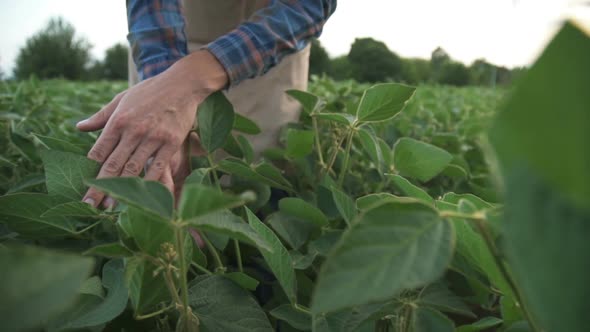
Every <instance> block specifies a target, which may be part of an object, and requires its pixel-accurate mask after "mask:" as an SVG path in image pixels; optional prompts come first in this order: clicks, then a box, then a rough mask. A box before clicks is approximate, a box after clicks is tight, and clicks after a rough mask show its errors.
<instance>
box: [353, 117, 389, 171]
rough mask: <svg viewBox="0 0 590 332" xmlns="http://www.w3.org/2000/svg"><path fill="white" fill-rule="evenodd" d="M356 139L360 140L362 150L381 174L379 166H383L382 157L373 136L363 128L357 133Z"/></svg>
mask: <svg viewBox="0 0 590 332" xmlns="http://www.w3.org/2000/svg"><path fill="white" fill-rule="evenodd" d="M357 133H358V137H359V138H360V141H361V145H362V146H363V150H365V152H366V153H367V154H368V155H369V158H370V159H371V161H372V162H373V163H374V164H375V168H377V170H378V171H379V173H381V166H382V165H383V155H382V154H381V148H380V147H379V143H377V140H376V138H375V136H374V135H373V134H372V133H370V132H369V131H367V130H366V129H364V128H361V129H360V130H359V131H357Z"/></svg>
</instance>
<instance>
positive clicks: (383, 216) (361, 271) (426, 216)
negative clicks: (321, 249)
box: [312, 200, 454, 313]
mask: <svg viewBox="0 0 590 332" xmlns="http://www.w3.org/2000/svg"><path fill="white" fill-rule="evenodd" d="M453 242H454V239H453V230H452V227H451V225H450V224H449V222H448V221H446V220H443V219H440V217H439V216H438V213H437V212H436V211H435V210H434V209H433V208H431V207H429V206H427V205H425V204H423V203H420V202H419V201H416V200H406V201H401V200H389V201H388V200H385V201H384V202H382V203H381V204H378V205H377V206H374V207H372V208H370V209H369V210H366V211H364V212H362V214H361V215H360V216H359V218H358V219H357V221H356V222H355V223H353V224H352V225H351V226H350V227H349V228H348V230H347V231H345V233H344V235H343V236H342V238H341V239H340V241H339V242H338V244H337V245H336V246H335V247H334V248H333V249H332V251H331V253H330V255H329V256H328V258H327V259H326V261H325V263H324V265H323V266H322V269H321V270H320V273H319V276H318V282H317V285H316V289H315V292H314V296H313V301H312V310H313V312H315V313H319V312H330V311H335V310H338V309H342V308H346V307H351V306H354V305H360V304H365V303H369V302H375V301H379V300H386V299H388V298H391V297H393V296H395V295H396V294H398V293H399V292H400V291H401V290H403V289H408V288H415V287H419V286H421V285H424V284H427V283H429V282H432V281H434V280H436V279H437V278H438V277H440V276H441V275H442V273H443V272H444V271H445V269H446V267H447V266H448V265H449V264H450V261H451V258H452V246H453ZM367 257H371V259H367ZM343 287H346V289H348V291H347V292H342V289H343Z"/></svg>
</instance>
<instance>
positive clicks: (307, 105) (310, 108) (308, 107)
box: [286, 90, 321, 114]
mask: <svg viewBox="0 0 590 332" xmlns="http://www.w3.org/2000/svg"><path fill="white" fill-rule="evenodd" d="M286 93H287V94H288V95H289V96H291V97H293V98H294V99H295V100H297V101H298V102H299V103H300V104H301V106H302V108H303V112H305V113H306V114H312V113H315V112H317V111H318V110H319V108H320V106H321V103H320V98H318V97H317V96H316V95H314V94H311V93H309V92H306V91H301V90H287V91H286Z"/></svg>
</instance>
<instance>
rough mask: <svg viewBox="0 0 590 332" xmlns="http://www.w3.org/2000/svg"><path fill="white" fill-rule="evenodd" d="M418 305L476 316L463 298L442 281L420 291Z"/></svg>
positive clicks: (471, 316)
mask: <svg viewBox="0 0 590 332" xmlns="http://www.w3.org/2000/svg"><path fill="white" fill-rule="evenodd" d="M416 304H417V305H418V306H423V307H429V308H432V309H436V310H440V311H442V312H447V313H452V314H458V315H463V316H466V317H469V318H476V316H475V314H474V313H473V312H471V309H469V307H468V306H467V304H465V302H463V300H462V299H461V298H460V297H459V296H457V295H455V294H453V293H452V292H451V291H450V290H449V289H448V287H447V286H445V285H444V284H443V283H441V282H436V283H433V284H431V285H428V286H426V287H425V288H424V290H422V291H421V292H420V297H419V298H418V300H417V301H416Z"/></svg>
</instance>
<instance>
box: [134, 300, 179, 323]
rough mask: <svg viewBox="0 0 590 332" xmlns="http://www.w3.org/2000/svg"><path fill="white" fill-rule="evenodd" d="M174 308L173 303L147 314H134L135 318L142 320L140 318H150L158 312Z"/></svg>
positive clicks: (161, 312)
mask: <svg viewBox="0 0 590 332" xmlns="http://www.w3.org/2000/svg"><path fill="white" fill-rule="evenodd" d="M172 308H174V304H171V305H169V306H167V307H166V308H162V309H160V310H158V311H154V312H150V313H149V314H145V315H135V319H137V320H142V319H148V318H152V317H154V316H157V315H159V314H163V313H164V312H166V311H168V310H170V309H172Z"/></svg>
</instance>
